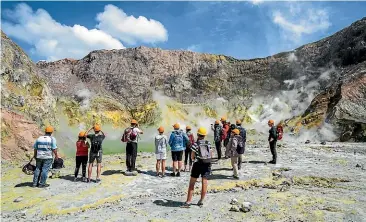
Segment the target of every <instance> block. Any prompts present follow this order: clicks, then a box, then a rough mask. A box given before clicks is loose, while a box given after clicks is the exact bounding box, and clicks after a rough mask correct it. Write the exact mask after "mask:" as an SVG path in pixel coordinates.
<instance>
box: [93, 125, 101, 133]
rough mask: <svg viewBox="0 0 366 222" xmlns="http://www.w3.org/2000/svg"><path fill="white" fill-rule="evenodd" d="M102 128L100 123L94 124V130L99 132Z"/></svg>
mask: <svg viewBox="0 0 366 222" xmlns="http://www.w3.org/2000/svg"><path fill="white" fill-rule="evenodd" d="M100 129H101V128H100V125H98V124H95V125H94V131H97V132H98V131H100Z"/></svg>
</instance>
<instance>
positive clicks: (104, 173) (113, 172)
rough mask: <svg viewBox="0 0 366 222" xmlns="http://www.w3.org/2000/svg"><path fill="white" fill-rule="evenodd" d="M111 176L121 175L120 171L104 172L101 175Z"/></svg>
mask: <svg viewBox="0 0 366 222" xmlns="http://www.w3.org/2000/svg"><path fill="white" fill-rule="evenodd" d="M113 174H123V172H122V170H106V171H104V172H103V173H102V175H103V176H110V175H113Z"/></svg>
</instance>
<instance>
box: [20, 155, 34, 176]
mask: <svg viewBox="0 0 366 222" xmlns="http://www.w3.org/2000/svg"><path fill="white" fill-rule="evenodd" d="M32 160H33V158H32V159H31V160H30V161H29V163H27V164H26V165H24V166H23V168H22V171H23V173H25V174H27V175H33V174H34V171H35V170H36V166H35V165H33V164H32V163H31V162H32Z"/></svg>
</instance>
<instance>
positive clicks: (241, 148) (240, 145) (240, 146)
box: [236, 135, 245, 154]
mask: <svg viewBox="0 0 366 222" xmlns="http://www.w3.org/2000/svg"><path fill="white" fill-rule="evenodd" d="M244 150H245V147H244V140H243V137H242V136H241V135H240V139H239V138H238V146H237V147H236V152H238V154H244Z"/></svg>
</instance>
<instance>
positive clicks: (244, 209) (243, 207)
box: [240, 202, 252, 213]
mask: <svg viewBox="0 0 366 222" xmlns="http://www.w3.org/2000/svg"><path fill="white" fill-rule="evenodd" d="M251 209H252V203H250V202H243V203H242V204H241V207H240V211H242V212H244V213H247V212H249V211H250V210H251Z"/></svg>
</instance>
